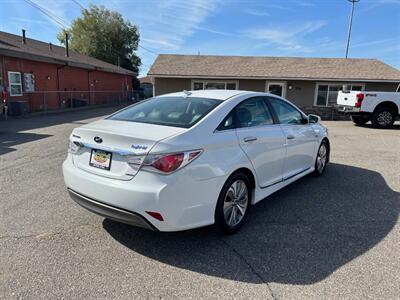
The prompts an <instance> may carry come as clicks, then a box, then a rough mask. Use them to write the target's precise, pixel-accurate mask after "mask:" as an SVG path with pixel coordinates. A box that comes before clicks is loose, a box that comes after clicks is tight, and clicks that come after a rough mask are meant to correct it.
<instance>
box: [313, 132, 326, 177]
mask: <svg viewBox="0 0 400 300" xmlns="http://www.w3.org/2000/svg"><path fill="white" fill-rule="evenodd" d="M328 161H329V146H328V142H327V141H326V140H323V141H322V142H321V145H320V146H319V149H318V153H317V157H316V159H315V170H314V173H313V175H314V176H321V175H322V174H323V173H324V171H325V169H326V165H327V164H328Z"/></svg>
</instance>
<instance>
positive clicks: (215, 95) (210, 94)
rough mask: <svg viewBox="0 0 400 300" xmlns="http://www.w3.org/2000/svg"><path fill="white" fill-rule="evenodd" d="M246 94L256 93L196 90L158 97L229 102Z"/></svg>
mask: <svg viewBox="0 0 400 300" xmlns="http://www.w3.org/2000/svg"><path fill="white" fill-rule="evenodd" d="M245 93H254V92H250V91H240V90H196V91H182V92H177V93H171V94H164V95H160V96H158V97H185V96H186V97H196V98H211V99H218V100H227V99H229V98H231V97H233V96H237V95H240V94H245Z"/></svg>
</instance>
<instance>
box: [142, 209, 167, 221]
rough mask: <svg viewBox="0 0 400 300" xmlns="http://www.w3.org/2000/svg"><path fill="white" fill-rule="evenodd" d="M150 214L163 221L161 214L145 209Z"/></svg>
mask: <svg viewBox="0 0 400 300" xmlns="http://www.w3.org/2000/svg"><path fill="white" fill-rule="evenodd" d="M146 213H148V214H149V215H150V216H152V217H153V218H154V219H157V220H158V221H164V218H163V216H162V215H161V214H160V213H158V212H155V211H146Z"/></svg>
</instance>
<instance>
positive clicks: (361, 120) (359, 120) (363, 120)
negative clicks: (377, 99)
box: [351, 116, 369, 125]
mask: <svg viewBox="0 0 400 300" xmlns="http://www.w3.org/2000/svg"><path fill="white" fill-rule="evenodd" d="M351 120H352V121H353V123H354V124H356V125H365V123H367V122H368V121H369V118H366V117H361V116H351Z"/></svg>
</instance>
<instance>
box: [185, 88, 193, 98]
mask: <svg viewBox="0 0 400 300" xmlns="http://www.w3.org/2000/svg"><path fill="white" fill-rule="evenodd" d="M183 93H184V94H185V95H184V96H183V97H185V98H187V97H189V96H190V95H191V94H192V93H191V92H189V91H187V90H183Z"/></svg>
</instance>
